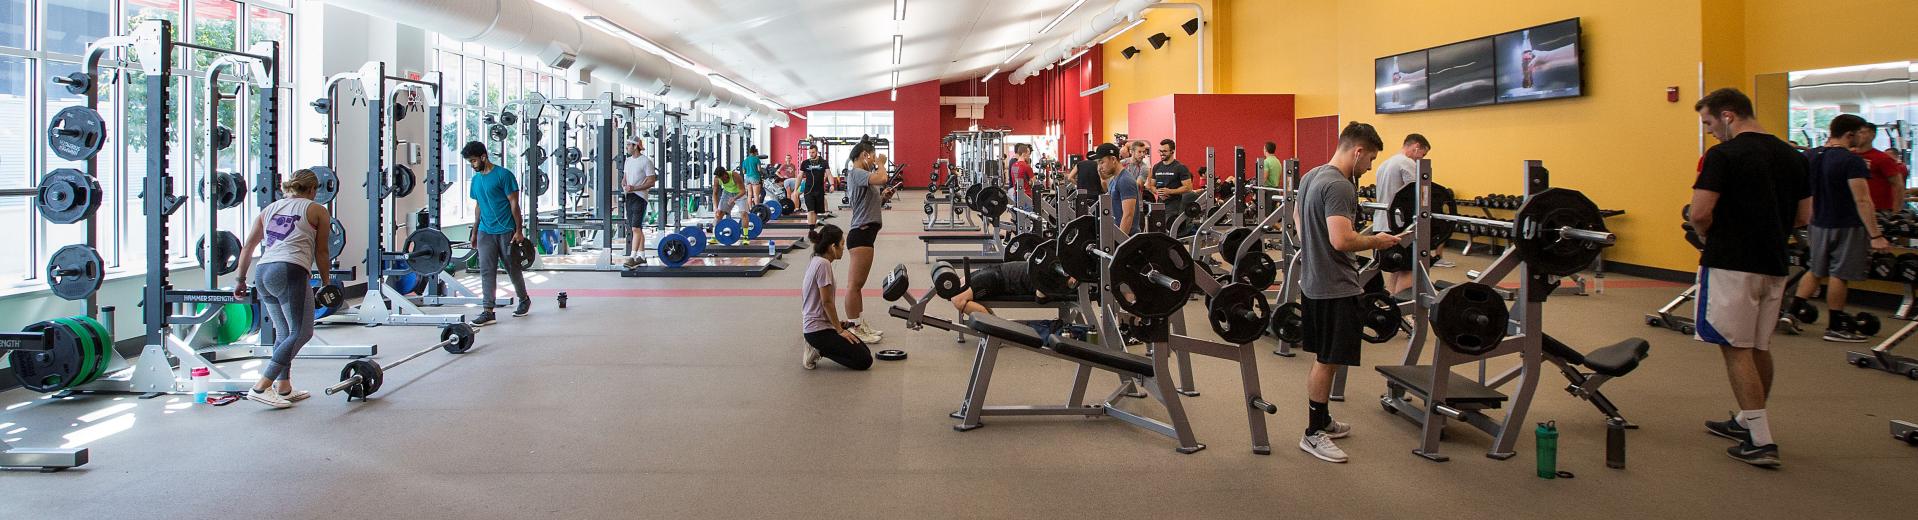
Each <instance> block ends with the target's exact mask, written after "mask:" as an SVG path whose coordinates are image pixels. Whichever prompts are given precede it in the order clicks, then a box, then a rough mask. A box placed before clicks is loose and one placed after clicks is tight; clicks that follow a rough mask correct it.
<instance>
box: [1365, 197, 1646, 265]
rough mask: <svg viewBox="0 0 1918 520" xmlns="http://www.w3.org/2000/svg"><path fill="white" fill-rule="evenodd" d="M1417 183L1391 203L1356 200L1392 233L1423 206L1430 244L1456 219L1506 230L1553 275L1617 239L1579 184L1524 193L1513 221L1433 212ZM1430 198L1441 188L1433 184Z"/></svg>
mask: <svg viewBox="0 0 1918 520" xmlns="http://www.w3.org/2000/svg"><path fill="white" fill-rule="evenodd" d="M1417 190H1418V185H1417V184H1409V185H1406V187H1405V188H1404V189H1401V190H1399V193H1398V194H1397V195H1396V196H1394V197H1393V199H1392V204H1391V205H1390V206H1386V205H1383V204H1377V203H1370V202H1366V203H1360V204H1359V206H1360V207H1361V208H1365V209H1372V210H1386V217H1387V219H1386V225H1387V227H1388V229H1390V230H1391V232H1393V233H1399V232H1402V231H1404V230H1406V229H1407V228H1410V227H1411V226H1412V224H1413V222H1415V219H1416V218H1417V216H1418V215H1419V214H1420V213H1421V212H1423V213H1425V214H1427V215H1429V216H1430V217H1431V221H1432V223H1433V226H1432V229H1431V230H1430V236H1431V237H1432V242H1433V243H1434V244H1433V245H1434V246H1436V244H1438V243H1443V241H1444V240H1445V239H1447V238H1450V235H1451V234H1452V231H1453V228H1454V226H1456V225H1470V226H1473V227H1475V228H1479V229H1487V230H1500V231H1502V232H1503V233H1508V234H1509V235H1508V236H1507V238H1509V239H1510V240H1511V241H1512V245H1513V247H1514V248H1516V249H1517V252H1518V257H1519V259H1521V260H1524V261H1525V263H1526V264H1527V265H1529V266H1531V267H1532V268H1534V269H1538V270H1540V271H1542V272H1544V273H1546V274H1550V275H1554V276H1570V275H1573V274H1576V273H1578V272H1579V271H1582V270H1584V269H1585V268H1586V267H1589V266H1591V265H1592V262H1593V261H1595V260H1597V259H1598V254H1599V251H1600V250H1602V249H1604V248H1606V247H1609V246H1611V245H1613V244H1616V243H1617V242H1618V237H1617V235H1614V234H1612V233H1611V232H1610V231H1607V230H1606V229H1605V217H1604V215H1603V214H1601V213H1600V212H1599V209H1598V205H1597V204H1594V203H1593V202H1592V199H1590V198H1587V197H1586V196H1585V194H1584V193H1580V192H1579V191H1578V190H1572V189H1567V188H1548V189H1546V190H1545V191H1541V192H1538V193H1535V194H1533V195H1531V196H1530V197H1528V198H1526V199H1524V203H1523V204H1520V205H1519V206H1518V211H1517V213H1516V214H1515V215H1514V216H1513V218H1512V220H1511V221H1504V220H1497V219H1489V218H1481V217H1468V216H1464V215H1452V214H1446V213H1435V212H1431V211H1430V210H1429V209H1423V208H1419V207H1418V202H1417V201H1416V200H1415V199H1416V198H1417ZM1433 194H1434V196H1433V198H1434V199H1439V198H1440V195H1439V194H1440V192H1439V190H1438V189H1437V188H1436V186H1435V187H1434V189H1433Z"/></svg>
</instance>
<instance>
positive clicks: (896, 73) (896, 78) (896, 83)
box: [892, 70, 899, 90]
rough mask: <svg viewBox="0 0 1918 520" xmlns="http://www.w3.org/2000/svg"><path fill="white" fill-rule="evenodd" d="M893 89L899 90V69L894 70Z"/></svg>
mask: <svg viewBox="0 0 1918 520" xmlns="http://www.w3.org/2000/svg"><path fill="white" fill-rule="evenodd" d="M892 89H893V90H899V71H896V70H895V71H892Z"/></svg>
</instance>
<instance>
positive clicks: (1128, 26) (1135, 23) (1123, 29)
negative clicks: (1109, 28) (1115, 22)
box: [1099, 18, 1145, 45]
mask: <svg viewBox="0 0 1918 520" xmlns="http://www.w3.org/2000/svg"><path fill="white" fill-rule="evenodd" d="M1143 23H1145V19H1144V18H1140V19H1137V20H1133V21H1132V23H1129V24H1126V26H1125V27H1120V28H1119V30H1118V31H1114V32H1113V33H1112V34H1109V35H1106V37H1104V38H1100V39H1099V45H1105V44H1106V42H1109V41H1112V39H1113V38H1118V37H1119V35H1121V34H1125V32H1126V31H1130V30H1132V28H1133V27H1138V26H1139V24H1143Z"/></svg>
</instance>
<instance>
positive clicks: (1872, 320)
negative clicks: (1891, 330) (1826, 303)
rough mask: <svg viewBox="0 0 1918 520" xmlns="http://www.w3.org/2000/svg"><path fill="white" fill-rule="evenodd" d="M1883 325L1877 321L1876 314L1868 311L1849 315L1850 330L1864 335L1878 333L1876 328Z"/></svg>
mask: <svg viewBox="0 0 1918 520" xmlns="http://www.w3.org/2000/svg"><path fill="white" fill-rule="evenodd" d="M1883 326H1884V324H1883V323H1880V322H1879V321H1878V316H1876V315H1873V314H1872V313H1869V312H1860V313H1858V314H1853V315H1852V316H1851V330H1852V332H1857V333H1859V334H1864V335H1866V336H1874V335H1877V334H1878V329H1879V328H1880V327H1883Z"/></svg>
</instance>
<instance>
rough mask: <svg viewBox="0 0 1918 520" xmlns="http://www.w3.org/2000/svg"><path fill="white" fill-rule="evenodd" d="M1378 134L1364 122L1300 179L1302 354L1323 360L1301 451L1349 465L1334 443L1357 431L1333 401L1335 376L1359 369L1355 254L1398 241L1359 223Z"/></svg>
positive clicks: (1311, 384) (1316, 367)
mask: <svg viewBox="0 0 1918 520" xmlns="http://www.w3.org/2000/svg"><path fill="white" fill-rule="evenodd" d="M1381 148H1384V144H1383V143H1381V142H1379V134H1378V131H1377V130H1373V129H1372V126H1371V125H1367V124H1364V123H1352V124H1349V125H1346V127H1345V129H1344V130H1343V131H1340V132H1339V146H1338V151H1337V152H1335V153H1334V154H1333V155H1332V161H1331V162H1330V163H1327V164H1326V165H1324V166H1320V167H1318V168H1313V169H1312V171H1310V172H1307V173H1306V174H1305V176H1304V178H1302V179H1300V180H1299V206H1298V209H1297V214H1296V215H1295V216H1296V217H1298V218H1297V219H1296V221H1297V222H1298V228H1299V253H1298V254H1299V288H1300V289H1301V292H1302V293H1303V294H1304V301H1301V302H1299V305H1300V307H1302V311H1303V312H1302V313H1301V314H1303V317H1304V321H1305V327H1304V329H1305V331H1304V334H1303V339H1302V340H1301V341H1300V347H1301V348H1303V349H1304V350H1305V351H1307V352H1312V353H1314V354H1317V355H1318V359H1317V361H1315V362H1313V363H1312V372H1311V375H1309V376H1308V377H1307V378H1306V397H1307V399H1308V402H1307V405H1308V409H1309V412H1310V415H1309V416H1308V422H1307V423H1306V424H1307V426H1306V428H1305V436H1304V437H1303V438H1300V439H1299V449H1300V450H1304V451H1305V452H1306V453H1310V454H1312V456H1314V457H1318V458H1319V459H1322V460H1325V461H1329V462H1345V461H1346V455H1345V451H1344V450H1341V449H1339V447H1338V445H1336V444H1334V443H1333V442H1332V439H1337V438H1341V437H1344V436H1346V435H1348V434H1350V433H1351V432H1352V427H1351V425H1348V424H1345V423H1341V422H1337V421H1333V420H1332V412H1331V409H1330V407H1329V401H1330V400H1331V397H1332V377H1333V376H1334V375H1336V374H1337V373H1338V370H1339V368H1340V367H1342V366H1357V365H1358V364H1359V333H1360V320H1354V319H1351V317H1352V316H1360V315H1363V314H1364V309H1362V308H1361V307H1360V305H1359V295H1360V294H1362V293H1363V292H1364V289H1363V288H1362V287H1360V285H1359V273H1358V266H1357V265H1356V263H1355V262H1354V261H1353V259H1352V253H1356V252H1359V251H1365V250H1368V249H1381V248H1386V247H1392V246H1394V245H1397V244H1398V242H1399V239H1398V237H1396V236H1393V235H1387V234H1373V235H1360V234H1359V233H1358V231H1356V227H1355V225H1354V224H1353V222H1354V220H1355V218H1354V217H1355V216H1357V215H1358V211H1359V203H1358V190H1357V189H1356V188H1355V184H1354V183H1353V181H1354V180H1355V179H1357V178H1358V176H1360V175H1363V174H1365V171H1366V170H1369V169H1371V168H1372V160H1373V159H1376V158H1377V157H1378V154H1379V149H1381Z"/></svg>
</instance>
